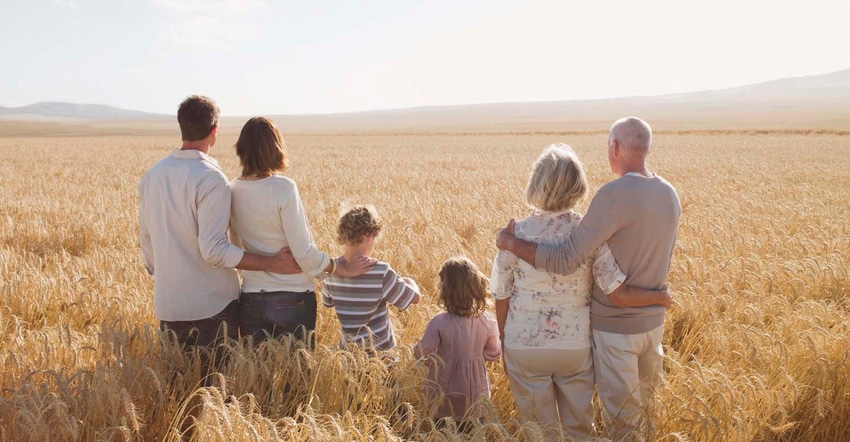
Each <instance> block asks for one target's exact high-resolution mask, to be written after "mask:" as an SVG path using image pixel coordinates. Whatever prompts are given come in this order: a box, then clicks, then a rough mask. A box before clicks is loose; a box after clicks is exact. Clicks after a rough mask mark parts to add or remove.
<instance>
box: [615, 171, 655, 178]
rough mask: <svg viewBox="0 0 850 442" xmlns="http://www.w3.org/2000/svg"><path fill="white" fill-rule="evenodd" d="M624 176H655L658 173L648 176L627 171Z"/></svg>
mask: <svg viewBox="0 0 850 442" xmlns="http://www.w3.org/2000/svg"><path fill="white" fill-rule="evenodd" d="M623 176H636V177H638V178H655V177H656V175H655V174H654V173H653V174H652V175H650V176H646V175H641V174H639V173H637V172H626V174H625V175H623Z"/></svg>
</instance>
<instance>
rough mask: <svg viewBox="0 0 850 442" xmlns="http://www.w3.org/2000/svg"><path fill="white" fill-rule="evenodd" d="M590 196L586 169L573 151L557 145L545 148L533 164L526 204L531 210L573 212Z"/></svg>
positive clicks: (563, 145) (526, 189)
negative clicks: (573, 209)
mask: <svg viewBox="0 0 850 442" xmlns="http://www.w3.org/2000/svg"><path fill="white" fill-rule="evenodd" d="M585 195H587V177H586V176H585V173H584V167H583V166H582V164H581V161H579V159H578V155H576V153H575V152H573V149H572V148H571V147H570V146H569V145H567V144H564V143H555V144H552V145H550V146H548V147H546V148H545V149H543V153H541V154H540V157H539V158H537V161H535V162H534V165H533V166H531V176H529V177H528V186H526V188H525V201H526V203H528V205H529V206H530V207H531V208H534V209H539V210H544V211H546V212H561V211H564V210H567V209H572V208H573V206H575V205H576V204H577V203H578V202H579V201H581V200H582V199H583V198H584V197H585Z"/></svg>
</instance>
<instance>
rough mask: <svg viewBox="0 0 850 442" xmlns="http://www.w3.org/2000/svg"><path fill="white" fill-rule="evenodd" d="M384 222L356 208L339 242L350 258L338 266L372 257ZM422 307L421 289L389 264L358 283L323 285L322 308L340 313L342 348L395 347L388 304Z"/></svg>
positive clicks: (335, 280) (334, 279) (332, 279)
mask: <svg viewBox="0 0 850 442" xmlns="http://www.w3.org/2000/svg"><path fill="white" fill-rule="evenodd" d="M381 227H383V222H382V221H381V219H380V217H379V216H378V214H377V212H376V211H375V208H374V207H371V206H355V207H354V208H352V209H351V210H349V211H348V213H346V214H345V215H343V216H342V218H340V220H339V227H338V228H337V241H339V242H340V243H341V244H343V245H344V246H345V253H343V255H342V256H341V257H339V258H337V259H336V260H337V261H342V262H352V261H353V260H354V259H355V258H357V257H358V256H369V253H371V252H372V248H373V247H374V246H375V238H376V237H377V236H378V233H380V231H381ZM418 302H419V286H417V285H416V282H414V281H413V280H412V279H410V278H404V277H400V276H398V274H396V272H395V271H394V270H393V269H392V267H390V265H389V264H387V263H385V262H381V261H379V262H378V263H377V264H375V267H374V268H373V269H372V270H369V271H368V272H366V273H365V274H363V275H360V276H357V277H354V278H342V277H339V276H335V275H330V276H328V277H327V278H325V280H324V281H323V282H322V304H323V305H324V306H325V307H335V308H336V314H337V317H338V318H339V322H340V324H342V340H341V342H340V346H342V347H344V346H346V345H347V344H348V343H355V344H358V345H365V346H366V347H367V348H374V349H376V350H389V349H391V348H394V347H395V346H396V339H395V334H394V333H393V325H392V321H390V315H389V311H388V310H387V304H392V305H394V306H396V307H397V308H398V309H399V310H404V309H406V308H407V307H408V306H410V305H411V304H416V303H418Z"/></svg>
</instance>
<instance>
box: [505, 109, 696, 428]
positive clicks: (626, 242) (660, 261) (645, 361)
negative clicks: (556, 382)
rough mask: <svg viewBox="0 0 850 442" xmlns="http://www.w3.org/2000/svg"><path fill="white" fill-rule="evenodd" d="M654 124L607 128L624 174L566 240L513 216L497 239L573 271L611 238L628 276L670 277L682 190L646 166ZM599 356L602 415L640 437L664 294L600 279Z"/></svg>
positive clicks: (594, 313) (612, 158)
mask: <svg viewBox="0 0 850 442" xmlns="http://www.w3.org/2000/svg"><path fill="white" fill-rule="evenodd" d="M651 147H652V129H651V128H650V126H649V124H647V123H646V122H645V121H643V120H641V119H640V118H637V117H626V118H622V119H620V120H617V121H616V122H615V123H614V125H613V126H612V127H611V132H610V134H609V136H608V162H609V163H610V165H611V170H612V171H613V172H614V173H615V174H617V175H619V178H618V179H616V180H614V181H611V182H609V183H607V184H605V185H604V186H602V188H600V189H599V191H598V192H597V193H596V196H594V197H593V200H592V201H591V202H590V207H588V209H587V214H586V215H585V217H584V218H583V219H582V220H581V223H580V224H579V226H578V227H576V229H575V230H573V231H572V233H571V235H570V239H569V240H568V241H567V242H566V244H564V245H563V246H545V245H538V244H535V243H533V242H529V241H523V240H521V239H518V238H516V237H515V236H514V235H513V226H514V220H511V221H510V222H509V223H508V226H507V227H505V228H504V229H502V230H501V231H500V232H499V236H498V239H497V246H498V247H499V248H500V249H502V250H509V251H511V252H513V253H514V254H516V255H517V256H518V257H519V258H520V259H522V260H524V261H526V262H528V263H530V264H532V265H534V266H535V267H537V268H541V269H546V270H547V271H549V272H553V273H558V274H569V273H572V272H573V271H575V270H576V269H577V268H578V267H579V266H580V265H581V264H582V263H584V262H586V261H587V259H588V258H589V257H591V256H592V255H593V252H594V251H595V250H596V249H597V248H599V246H601V245H602V244H603V243H605V242H607V243H608V246H609V247H610V248H611V252H612V253H613V254H614V258H615V259H616V260H617V264H619V266H620V268H621V269H622V271H623V273H625V274H626V275H628V278H627V279H626V281H625V284H628V285H632V286H637V287H641V288H646V289H656V290H657V289H661V288H662V287H663V286H664V285H665V280H666V278H667V273H668V272H669V270H670V261H671V258H672V255H673V247H674V245H675V242H676V236H677V232H678V228H679V217H680V215H681V207H680V205H679V197H678V196H677V195H676V190H675V189H674V188H673V186H671V185H670V183H668V182H667V181H665V180H664V179H663V178H661V177H660V176H658V175H656V174H654V173H652V172H650V171H649V169H647V166H646V159H647V156H648V155H649V152H650V149H651ZM590 308H591V310H590V318H591V327H592V329H593V331H592V333H593V352H594V353H593V363H594V371H595V374H596V384H597V388H598V390H599V398H600V400H601V402H602V406H603V417H604V418H605V419H604V420H605V423H606V425H607V427H608V429H609V433H610V435H611V436H612V437H613V438H614V439H615V440H623V439H627V438H635V439H640V438H641V437H640V435H639V434H638V433H639V432H637V431H636V430H638V427H639V425H640V421H641V417H642V410H643V409H644V408H645V407H648V406H649V405H651V403H652V399H653V396H654V392H653V387H654V385H655V384H656V382H657V381H658V379H659V376H660V374H661V361H662V359H663V350H662V347H661V339H662V335H663V332H664V315H665V312H666V310H667V307H666V305H665V303H664V302H662V300H661V299H659V300H657V301H656V300H653V299H646V298H640V299H638V298H633V297H627V296H625V295H624V292H615V293H612V294H611V295H610V296H606V295H605V293H604V292H603V291H602V290H601V289H600V288H599V287H597V286H596V284H594V287H593V294H592V297H591V307H590Z"/></svg>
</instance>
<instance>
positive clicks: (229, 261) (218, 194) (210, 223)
mask: <svg viewBox="0 0 850 442" xmlns="http://www.w3.org/2000/svg"><path fill="white" fill-rule="evenodd" d="M196 198H197V199H196V203H195V204H196V207H197V210H198V212H197V213H198V246H199V248H200V250H201V256H202V257H203V258H204V261H206V262H207V263H208V264H209V265H211V266H213V267H227V268H235V267H236V266H237V265H239V262H240V261H242V256H243V255H244V254H245V252H243V251H242V249H240V248H239V247H236V246H234V245H233V244H231V243H230V240H229V239H228V237H227V229H228V228H229V226H230V187H228V185H227V180H226V179H225V178H224V175H220V174H216V175H214V176H209V177H207V179H205V180H203V181H202V182H201V184H200V186H199V187H198V195H197V197H196Z"/></svg>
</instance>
